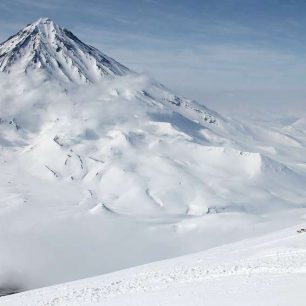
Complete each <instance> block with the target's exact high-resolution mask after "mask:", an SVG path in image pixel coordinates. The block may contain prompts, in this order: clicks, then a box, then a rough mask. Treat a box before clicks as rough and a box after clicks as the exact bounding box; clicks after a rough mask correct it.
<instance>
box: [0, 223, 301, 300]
mask: <svg viewBox="0 0 306 306" xmlns="http://www.w3.org/2000/svg"><path fill="white" fill-rule="evenodd" d="M303 226H304V227H305V223H304V224H301V225H300V226H295V227H293V228H288V229H285V230H281V231H278V232H275V233H272V234H269V235H266V236H261V237H258V238H253V239H247V240H243V241H241V242H238V243H234V244H229V245H225V246H221V247H219V248H215V249H211V250H208V251H205V252H201V253H197V254H193V255H188V256H185V257H179V258H174V259H170V260H167V261H161V262H156V263H152V264H148V265H144V266H140V267H136V268H131V269H128V270H123V271H118V272H115V273H112V274H107V275H102V276H98V277H94V278H89V279H84V280H80V281H76V282H72V283H66V284H61V285H57V286H54V287H48V288H42V289H38V290H34V291H28V292H25V293H21V294H17V295H13V296H8V297H4V298H0V305H1V306H6V305H15V306H18V305H22V306H30V305H37V306H40V305H41V306H43V305H50V306H51V305H53V306H56V305H61V306H62V305H66V306H69V305H112V306H113V305H135V306H136V305H148V306H149V305H203V304H205V305H268V306H271V305H296V306H299V305H304V304H305V298H306V293H305V290H304V287H305V282H306V233H298V232H297V230H299V229H300V228H303Z"/></svg>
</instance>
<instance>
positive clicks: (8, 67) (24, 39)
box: [0, 18, 129, 83]
mask: <svg viewBox="0 0 306 306" xmlns="http://www.w3.org/2000/svg"><path fill="white" fill-rule="evenodd" d="M37 68H40V69H43V70H44V71H45V72H46V73H47V74H48V75H49V76H50V77H53V78H54V77H55V78H59V79H60V80H62V81H69V82H76V83H83V82H96V81H98V80H100V79H101V78H113V77H115V76H120V75H125V74H126V73H128V72H129V70H128V68H126V67H124V66H123V65H121V64H119V63H118V62H116V61H115V60H113V59H112V58H110V57H108V56H106V55H105V54H103V53H101V52H100V51H99V50H97V49H96V48H94V47H91V46H88V45H86V44H84V43H83V42H81V41H80V40H79V39H78V38H77V37H76V36H75V35H73V34H72V33H71V32H70V31H68V30H66V29H63V28H61V27H59V26H58V25H57V24H55V23H54V22H53V21H52V20H51V19H49V18H41V19H39V20H38V21H36V22H34V23H32V24H30V25H28V26H27V27H25V28H24V29H22V30H21V31H19V32H18V33H17V34H16V35H14V36H12V37H10V38H9V39H8V40H7V41H5V42H4V43H2V44H1V45H0V71H5V72H9V73H10V72H15V71H19V72H20V71H23V72H26V73H30V71H31V70H32V69H37Z"/></svg>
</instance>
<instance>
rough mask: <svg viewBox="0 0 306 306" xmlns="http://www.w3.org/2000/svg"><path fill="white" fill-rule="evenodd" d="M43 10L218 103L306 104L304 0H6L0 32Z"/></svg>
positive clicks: (174, 84)
mask: <svg viewBox="0 0 306 306" xmlns="http://www.w3.org/2000/svg"><path fill="white" fill-rule="evenodd" d="M39 17H50V18H52V19H53V20H54V21H55V22H57V23H58V24H60V25H62V26H64V27H66V28H69V29H70V30H72V31H73V32H74V34H76V35H77V36H78V37H79V38H80V39H82V40H83V41H85V42H87V43H90V44H92V45H94V46H96V47H98V48H99V49H100V50H101V51H103V52H105V53H106V54H108V55H110V56H112V57H114V58H115V59H117V60H119V61H120V62H122V63H123V64H125V65H126V66H128V67H130V68H132V69H135V70H137V71H139V72H146V73H149V74H151V75H152V76H154V77H155V78H156V79H158V80H159V81H161V82H163V83H165V84H166V85H167V86H169V87H171V88H173V89H174V90H176V91H178V92H179V93H181V94H183V95H185V96H188V97H192V98H196V99H198V100H200V101H203V102H204V103H206V104H207V105H209V106H211V107H215V108H216V109H217V110H220V109H224V110H228V111H231V110H235V111H236V110H238V111H239V108H241V109H242V110H245V109H247V108H248V107H250V106H253V107H255V109H256V107H257V108H259V107H262V106H263V105H266V106H270V108H271V106H272V107H277V108H284V109H290V107H292V106H294V107H296V106H299V107H300V108H303V107H304V108H305V109H306V61H305V59H306V35H305V29H306V1H305V0H87V1H85V0H54V1H51V0H48V1H46V0H1V1H0V40H1V41H2V40H4V39H6V38H7V37H8V36H10V35H11V34H13V33H15V32H16V31H18V30H19V29H20V28H22V27H24V26H25V25H26V24H28V23H30V22H32V21H34V20H36V19H38V18H39Z"/></svg>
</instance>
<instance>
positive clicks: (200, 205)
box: [0, 19, 306, 294]
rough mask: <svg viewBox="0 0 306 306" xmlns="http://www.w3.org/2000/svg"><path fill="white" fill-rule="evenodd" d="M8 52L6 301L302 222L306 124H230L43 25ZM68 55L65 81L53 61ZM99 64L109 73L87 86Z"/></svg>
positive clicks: (3, 206) (4, 102) (2, 193)
mask: <svg viewBox="0 0 306 306" xmlns="http://www.w3.org/2000/svg"><path fill="white" fill-rule="evenodd" d="M53 30H54V31H53ZM61 39H62V40H61ZM59 42H60V43H59ZM68 43H70V44H71V46H70V47H69V48H68V47H67V44H68ZM29 44H31V46H32V47H33V48H34V50H36V51H37V52H39V54H40V57H39V61H38V62H35V61H34V62H33V58H32V56H33V53H32V51H30V49H29V48H28V47H29ZM58 44H59V45H58ZM58 46H61V48H62V49H61V50H59V51H58V52H57V51H56V48H57V47H58ZM16 48H17V49H16ZM65 48H66V49H65ZM88 48H89V49H88ZM0 50H1V52H2V53H1V54H2V57H1V58H0V63H2V67H5V69H4V70H5V71H6V72H8V71H11V73H9V74H6V73H3V74H1V75H0V84H1V91H0V146H1V148H0V165H1V171H0V249H1V252H0V294H1V291H3V292H5V293H9V291H10V290H11V291H13V289H12V288H15V289H14V291H19V290H25V289H30V288H36V287H40V286H46V285H50V284H54V283H58V282H64V281H70V280H73V279H78V278H83V277H87V276H93V275H97V274H101V273H105V272H110V271H114V270H118V269H121V268H126V267H130V266H133V265H139V264H142V263H147V262H150V261H154V260H159V259H165V258H168V257H171V256H178V255H182V254H186V253H190V252H195V251H200V250H204V249H207V248H210V247H213V246H217V245H221V244H223V243H226V242H232V241H235V240H239V239H242V238H246V237H249V236H252V235H256V234H259V233H265V232H268V231H271V230H273V229H279V228H282V227H284V226H287V225H288V226H289V225H293V224H296V223H297V222H299V220H300V218H302V217H301V216H303V215H304V214H305V212H306V202H305V199H306V190H305V183H306V173H305V164H306V160H305V156H306V143H305V139H304V134H303V131H302V130H301V128H300V125H301V123H298V122H297V123H296V124H295V125H292V128H291V129H290V128H289V127H288V126H286V127H281V128H277V127H267V126H258V125H256V124H252V123H250V122H249V123H241V122H238V121H234V120H230V119H227V118H224V117H222V116H221V115H219V114H218V113H216V112H214V111H212V110H210V109H208V108H206V107H205V106H203V105H200V104H199V103H197V102H195V101H192V100H190V99H188V98H185V97H181V96H178V95H176V94H175V93H173V92H172V91H171V90H169V89H167V88H166V87H165V86H163V85H161V84H159V83H157V82H156V81H153V80H151V79H150V78H148V77H146V76H142V75H139V74H136V73H130V72H128V70H126V69H124V68H122V66H120V64H117V63H116V62H113V61H112V60H109V63H110V64H111V67H108V66H107V61H104V60H102V59H101V58H100V55H101V54H100V53H95V52H98V51H95V50H94V49H91V47H88V46H86V45H84V44H83V43H82V42H80V41H79V40H78V39H77V38H75V36H73V35H72V34H71V33H70V34H69V32H67V31H66V30H63V29H61V28H59V27H58V26H57V25H55V24H54V23H53V22H52V21H50V20H46V19H43V20H40V21H39V22H36V23H34V24H32V25H29V26H28V27H27V28H25V30H22V31H21V32H20V33H19V34H18V35H17V36H14V37H13V38H10V39H9V40H8V41H7V42H5V43H3V44H1V45H0ZM54 50H55V51H54ZM86 52H87V53H86ZM47 54H48V56H50V59H48V61H45V59H46V58H47V57H46V56H47ZM59 54H60V55H64V54H68V55H69V58H70V59H67V62H66V60H65V62H66V64H67V65H68V66H69V69H68V66H67V65H66V64H65V65H66V66H65V67H66V68H67V70H65V71H66V72H67V71H68V70H69V71H70V72H69V76H71V77H70V79H71V80H70V81H68V79H66V81H67V82H66V81H65V82H63V81H61V80H62V79H61V77H60V75H61V73H62V72H63V71H62V68H60V69H59V66H54V65H53V64H54V63H53V61H54V60H56V59H57V56H59ZM85 54H87V55H85ZM68 55H67V56H68ZM84 56H85V58H86V60H85V59H84ZM101 56H102V55H101ZM93 57H94V58H95V59H94V60H93ZM67 58H68V57H67ZM98 59H100V60H101V61H100V62H99V60H98ZM81 60H82V61H81ZM1 61H2V62H1ZM92 61H97V63H98V62H99V63H103V65H106V66H105V67H108V68H107V69H106V68H105V67H104V66H103V67H104V68H105V69H106V70H107V71H108V73H109V74H107V75H105V74H103V75H102V74H101V75H99V77H98V74H95V78H92V79H91V78H90V77H91V76H92V75H93V74H91V73H90V74H89V70H90V69H96V68H94V67H93V66H92V65H93V64H92ZM36 64H37V65H36ZM29 65H30V66H29ZM78 65H79V67H81V68H82V69H81V68H80V69H81V75H78V73H76V74H74V73H73V71H76V70H75V69H77V68H75V67H77V66H78ZM101 65H102V64H101ZM18 67H19V68H20V67H21V68H22V69H21V71H19V73H15V72H16V71H15V72H14V71H13V70H15V69H16V70H18V69H19V68H18ZM24 67H26V71H27V73H24V72H25V71H24V69H23V68H24ZM63 67H64V65H63ZM40 68H41V69H40ZM104 68H103V69H104ZM11 69H12V70H11ZM101 69H102V68H101ZM103 69H102V70H103ZM102 70H99V71H100V72H101V71H102ZM90 71H91V72H92V70H90ZM103 71H104V70H103ZM49 72H50V73H51V74H50V73H49ZM87 72H88V74H87ZM100 72H99V73H100ZM47 75H48V77H46V76H47ZM105 76H106V77H105ZM96 77H97V78H96ZM86 78H87V79H89V80H90V81H91V83H92V84H91V85H88V84H87V85H86V84H83V85H80V84H78V83H79V82H78V81H77V80H84V79H86ZM64 79H65V78H64ZM72 79H73V80H72ZM81 83H82V82H81ZM85 83H86V82H85ZM300 122H302V121H300ZM303 165H304V166H303ZM10 288H11V289H10Z"/></svg>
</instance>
